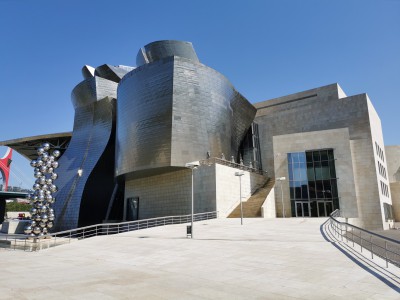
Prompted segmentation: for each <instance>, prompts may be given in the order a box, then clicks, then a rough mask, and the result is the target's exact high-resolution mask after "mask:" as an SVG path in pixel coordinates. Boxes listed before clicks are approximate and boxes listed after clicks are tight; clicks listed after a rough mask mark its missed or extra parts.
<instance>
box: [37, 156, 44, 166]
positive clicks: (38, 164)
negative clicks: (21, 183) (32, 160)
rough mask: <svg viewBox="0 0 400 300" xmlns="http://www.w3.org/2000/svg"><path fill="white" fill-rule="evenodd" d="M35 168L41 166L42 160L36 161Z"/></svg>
mask: <svg viewBox="0 0 400 300" xmlns="http://www.w3.org/2000/svg"><path fill="white" fill-rule="evenodd" d="M36 166H37V167H41V166H43V160H41V159H40V158H38V159H37V160H36Z"/></svg>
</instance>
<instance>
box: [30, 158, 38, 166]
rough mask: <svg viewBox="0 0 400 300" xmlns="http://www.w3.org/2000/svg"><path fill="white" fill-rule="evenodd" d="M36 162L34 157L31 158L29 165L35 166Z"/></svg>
mask: <svg viewBox="0 0 400 300" xmlns="http://www.w3.org/2000/svg"><path fill="white" fill-rule="evenodd" d="M36 163H37V161H36V159H32V160H31V167H36Z"/></svg>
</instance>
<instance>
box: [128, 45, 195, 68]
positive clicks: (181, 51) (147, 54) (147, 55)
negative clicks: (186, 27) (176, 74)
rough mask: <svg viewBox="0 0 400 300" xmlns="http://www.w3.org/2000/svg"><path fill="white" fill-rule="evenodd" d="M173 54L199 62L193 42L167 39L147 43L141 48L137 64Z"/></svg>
mask: <svg viewBox="0 0 400 300" xmlns="http://www.w3.org/2000/svg"><path fill="white" fill-rule="evenodd" d="M171 56H179V57H184V58H187V59H190V60H192V61H194V62H199V59H198V57H197V54H196V51H194V48H193V45H192V43H190V42H183V41H174V40H165V41H156V42H153V43H150V44H147V45H146V46H144V49H140V50H139V52H138V54H137V56H136V64H137V65H138V66H141V65H143V64H145V63H151V62H155V61H157V60H160V59H163V58H167V57H171Z"/></svg>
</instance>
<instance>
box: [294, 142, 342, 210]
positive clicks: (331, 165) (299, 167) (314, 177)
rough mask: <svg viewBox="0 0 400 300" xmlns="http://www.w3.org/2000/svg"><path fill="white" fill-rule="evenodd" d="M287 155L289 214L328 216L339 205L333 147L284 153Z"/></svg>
mask: <svg viewBox="0 0 400 300" xmlns="http://www.w3.org/2000/svg"><path fill="white" fill-rule="evenodd" d="M287 159H288V171H289V186H290V200H291V202H292V203H291V204H292V205H291V207H292V208H293V209H292V216H293V217H296V216H311V217H318V216H320V217H321V216H328V215H329V214H330V213H331V212H332V211H333V210H335V209H338V208H339V199H338V192H337V179H336V170H335V158H334V153H333V149H321V150H311V151H306V152H296V153H288V155H287ZM299 201H301V203H300V202H299ZM305 201H306V202H305ZM306 208H307V210H306ZM299 210H300V211H299Z"/></svg>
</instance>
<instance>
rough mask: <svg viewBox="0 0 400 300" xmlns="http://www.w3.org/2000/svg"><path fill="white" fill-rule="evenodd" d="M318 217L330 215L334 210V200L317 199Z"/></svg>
mask: <svg viewBox="0 0 400 300" xmlns="http://www.w3.org/2000/svg"><path fill="white" fill-rule="evenodd" d="M317 206H318V210H317V211H318V217H329V215H330V214H331V213H332V212H333V201H317Z"/></svg>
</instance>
